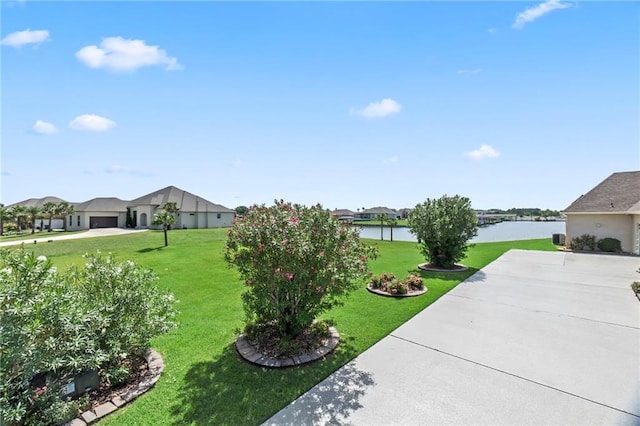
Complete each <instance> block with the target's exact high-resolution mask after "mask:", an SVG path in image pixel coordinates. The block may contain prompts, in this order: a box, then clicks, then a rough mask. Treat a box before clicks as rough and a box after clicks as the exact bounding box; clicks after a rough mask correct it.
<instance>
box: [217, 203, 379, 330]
mask: <svg viewBox="0 0 640 426" xmlns="http://www.w3.org/2000/svg"><path fill="white" fill-rule="evenodd" d="M375 256H376V251H375V249H374V248H372V247H368V246H365V245H364V244H362V243H361V242H360V239H359V237H358V230H357V229H356V228H352V227H349V226H348V225H346V224H343V223H341V222H340V221H338V220H336V219H335V218H333V217H332V216H331V214H330V213H329V212H328V211H327V210H325V209H323V208H322V206H320V205H319V204H318V205H315V206H313V207H305V206H301V205H298V204H291V203H285V202H283V201H276V203H275V205H273V206H270V207H266V206H264V205H263V206H253V207H252V208H251V209H249V211H248V212H247V214H246V215H245V216H244V217H242V218H238V219H237V220H236V221H235V222H234V225H233V228H231V230H229V234H228V239H227V244H226V247H225V259H226V261H227V262H228V264H229V265H234V266H236V267H237V268H238V270H239V271H240V275H241V276H242V278H243V279H244V281H245V285H246V286H247V287H248V289H247V291H246V292H245V293H244V294H243V297H242V300H243V303H244V307H245V312H246V315H247V323H248V324H251V323H255V324H259V325H272V326H273V327H274V328H276V330H277V331H278V333H279V334H280V335H281V336H289V337H295V336H297V335H299V334H300V333H302V331H303V330H305V329H306V328H308V327H309V326H310V325H311V323H312V322H313V320H314V319H315V318H316V317H317V316H318V315H319V314H320V313H322V312H324V311H326V310H328V309H330V308H332V307H333V306H336V305H340V304H341V303H342V300H341V298H342V297H343V296H345V295H347V294H348V293H350V292H351V291H353V290H355V289H357V288H358V281H360V280H362V279H363V278H364V277H365V275H366V272H367V260H368V258H371V257H375Z"/></svg>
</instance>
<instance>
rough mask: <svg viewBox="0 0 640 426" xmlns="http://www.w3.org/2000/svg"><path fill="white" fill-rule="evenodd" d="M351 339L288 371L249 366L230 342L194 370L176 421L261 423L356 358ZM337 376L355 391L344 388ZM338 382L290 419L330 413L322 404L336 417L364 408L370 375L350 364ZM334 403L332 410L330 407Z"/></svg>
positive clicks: (184, 388)
mask: <svg viewBox="0 0 640 426" xmlns="http://www.w3.org/2000/svg"><path fill="white" fill-rule="evenodd" d="M350 340H353V339H345V341H343V340H341V342H340V344H339V346H338V349H337V350H336V353H335V354H332V355H330V356H328V357H327V358H325V359H324V360H320V361H318V362H315V363H312V364H308V365H305V366H301V367H292V368H287V369H268V368H263V367H257V366H254V365H252V364H248V363H247V362H245V361H243V360H241V359H240V357H239V356H238V354H237V353H236V350H235V344H230V345H228V346H227V347H225V348H224V349H223V351H222V353H221V354H220V355H219V356H218V357H217V358H216V359H214V360H211V361H204V362H198V363H195V364H193V365H192V366H191V367H190V368H189V370H188V371H187V373H186V374H185V377H184V383H183V385H182V386H181V387H180V389H179V391H178V396H177V400H176V403H175V405H174V406H173V407H172V413H173V415H174V416H175V418H176V421H175V422H174V424H175V425H183V424H194V425H202V424H259V423H261V422H263V421H265V420H267V419H268V418H269V417H271V416H272V415H274V414H275V413H276V412H277V411H278V410H280V409H281V408H282V407H284V406H286V405H287V404H288V403H290V402H291V401H293V400H294V399H296V398H297V397H298V396H299V395H301V394H302V393H304V392H306V391H307V390H308V389H309V388H311V387H313V386H314V385H315V384H316V383H318V382H320V381H321V380H323V379H324V378H325V377H327V376H328V375H330V374H331V373H332V372H334V371H335V370H337V369H338V368H340V367H341V366H342V365H343V364H344V363H346V362H347V361H349V360H350V359H351V358H353V357H354V356H355V354H356V350H355V347H354V346H353V344H352V343H351V342H350ZM335 380H340V383H344V384H346V385H349V386H351V388H353V389H351V388H349V387H345V388H344V389H342V390H341V389H340V387H341V386H340V385H339V383H338V382H337V381H335ZM335 380H334V381H333V382H331V381H330V382H329V383H330V385H328V386H329V387H325V388H323V389H325V391H323V392H321V393H320V395H318V396H317V397H315V398H316V400H315V402H314V403H313V404H312V403H311V402H306V403H302V405H300V406H299V407H298V408H296V409H294V410H293V411H291V413H290V414H288V416H293V417H291V418H290V419H291V422H292V423H299V422H297V421H294V419H295V418H300V419H303V416H316V415H318V416H326V413H324V414H323V413H322V412H318V413H315V412H314V411H313V410H315V409H317V408H324V410H322V411H329V412H333V414H331V415H330V416H331V417H332V418H333V416H347V415H348V413H349V412H350V410H351V411H352V410H354V409H356V408H358V407H359V404H358V399H359V398H360V396H361V395H362V394H363V393H364V389H365V388H366V386H371V385H372V384H373V381H372V379H371V377H370V375H368V374H367V373H364V372H357V371H355V370H354V369H353V368H351V369H349V368H347V369H346V370H345V372H344V373H342V372H341V373H340V375H339V379H335ZM331 389H333V391H331ZM334 397H335V400H334ZM322 404H324V405H322ZM329 404H331V407H332V408H331V410H328V407H327V406H328V405H329ZM312 408H313V410H312V411H311V412H306V410H311V409H312ZM288 418H289V417H288ZM304 418H306V417H304ZM308 418H309V419H311V417H308ZM314 418H315V417H314ZM323 418H324V417H323ZM302 423H306V422H304V421H303V422H302Z"/></svg>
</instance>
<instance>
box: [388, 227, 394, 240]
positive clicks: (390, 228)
mask: <svg viewBox="0 0 640 426" xmlns="http://www.w3.org/2000/svg"><path fill="white" fill-rule="evenodd" d="M389 230H390V231H391V241H393V226H390V227H389Z"/></svg>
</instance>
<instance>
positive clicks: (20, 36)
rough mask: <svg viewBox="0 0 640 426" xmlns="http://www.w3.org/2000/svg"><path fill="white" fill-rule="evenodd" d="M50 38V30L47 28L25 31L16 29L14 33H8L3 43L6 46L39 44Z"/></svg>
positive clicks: (17, 46)
mask: <svg viewBox="0 0 640 426" xmlns="http://www.w3.org/2000/svg"><path fill="white" fill-rule="evenodd" d="M48 40H49V31H47V30H36V31H31V30H24V31H16V32H14V33H11V34H8V35H6V36H5V37H4V38H3V39H2V41H1V42H0V43H1V44H3V45H5V46H11V47H16V48H19V47H22V46H24V45H25V44H35V45H38V44H40V43H42V42H45V41H48Z"/></svg>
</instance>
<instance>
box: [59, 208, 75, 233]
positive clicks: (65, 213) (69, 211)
mask: <svg viewBox="0 0 640 426" xmlns="http://www.w3.org/2000/svg"><path fill="white" fill-rule="evenodd" d="M57 208H58V211H57V214H58V215H59V216H62V218H63V223H64V230H65V231H66V230H67V216H69V215H71V214H73V212H75V211H76V209H74V208H73V205H72V204H71V203H68V202H66V201H60V202H59V203H58V205H57Z"/></svg>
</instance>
